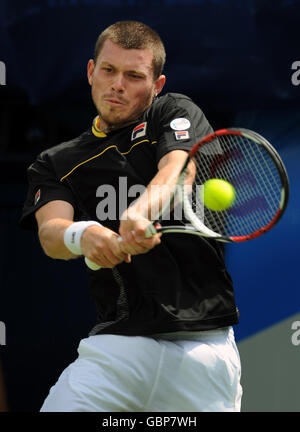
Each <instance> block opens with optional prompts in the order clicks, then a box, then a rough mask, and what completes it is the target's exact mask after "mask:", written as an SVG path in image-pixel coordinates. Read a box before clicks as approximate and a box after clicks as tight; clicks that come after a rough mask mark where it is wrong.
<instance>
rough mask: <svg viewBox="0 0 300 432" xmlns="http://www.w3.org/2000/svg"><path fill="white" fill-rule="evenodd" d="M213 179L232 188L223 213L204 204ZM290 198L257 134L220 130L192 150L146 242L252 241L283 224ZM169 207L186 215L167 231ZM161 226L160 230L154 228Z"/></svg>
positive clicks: (275, 157)
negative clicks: (160, 238) (174, 238)
mask: <svg viewBox="0 0 300 432" xmlns="http://www.w3.org/2000/svg"><path fill="white" fill-rule="evenodd" d="M191 168H192V169H191ZM191 171H192V172H193V174H192V181H191V180H190V172H191ZM210 179H219V180H225V181H226V182H228V183H230V184H231V186H233V188H234V191H235V198H234V202H233V203H232V205H231V206H230V207H228V208H226V209H225V210H218V211H216V210H212V209H211V208H208V207H207V206H206V205H205V204H204V203H205V196H204V195H203V190H205V189H204V186H203V185H205V183H206V182H207V181H208V180H210ZM288 197H289V181H288V176H287V172H286V169H285V166H284V164H283V162H282V160H281V158H280V156H279V154H278V153H277V151H276V150H275V149H274V147H272V145H271V144H270V143H269V142H268V141H267V140H266V139H265V138H263V137H262V136H261V135H259V134H257V133H256V132H253V131H250V130H247V129H240V128H229V129H221V130H218V131H216V132H214V133H211V134H209V135H207V136H205V137H204V138H202V139H201V140H200V141H199V142H198V143H197V144H196V145H195V146H194V147H193V148H192V149H191V150H190V152H189V154H188V156H187V159H186V161H185V163H184V165H183V167H182V170H181V173H180V175H179V177H178V180H177V184H176V187H175V188H174V190H173V191H172V193H171V194H170V196H169V201H168V203H167V204H165V205H164V206H163V208H162V209H161V211H160V213H159V216H158V219H157V220H156V221H155V222H154V223H152V224H151V225H149V227H148V228H147V230H146V237H151V236H153V235H155V234H156V233H159V232H161V233H186V234H194V235H198V236H203V237H208V238H212V239H215V240H218V241H223V242H231V243H238V242H243V241H247V240H251V239H254V238H257V237H259V236H261V235H262V234H264V233H266V232H268V231H269V230H270V229H271V228H272V227H273V226H274V225H275V224H276V223H277V222H278V221H279V219H280V218H281V217H282V215H283V213H284V210H285V209H286V206H287V202H288ZM170 206H171V207H172V208H173V211H174V213H175V216H176V209H178V208H179V209H182V213H183V214H182V218H180V217H179V218H178V219H179V221H176V224H174V225H165V219H166V218H165V217H164V214H165V213H166V208H168V210H169V209H170ZM157 223H159V224H160V225H161V227H159V228H156V227H155V225H157ZM120 240H121V238H120ZM85 261H86V264H87V266H88V267H90V268H91V269H93V270H97V269H99V268H100V267H99V266H97V265H96V264H95V263H93V262H91V261H90V260H88V259H87V258H86V259H85Z"/></svg>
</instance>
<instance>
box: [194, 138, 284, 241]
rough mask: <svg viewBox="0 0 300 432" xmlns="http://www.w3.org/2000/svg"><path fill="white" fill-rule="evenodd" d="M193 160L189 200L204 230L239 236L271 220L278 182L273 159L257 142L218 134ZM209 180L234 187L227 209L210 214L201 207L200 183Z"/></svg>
mask: <svg viewBox="0 0 300 432" xmlns="http://www.w3.org/2000/svg"><path fill="white" fill-rule="evenodd" d="M194 161H195V163H196V166H197V171H196V176H195V183H194V185H193V190H192V194H191V195H190V197H189V200H190V203H191V206H192V209H193V211H194V213H195V214H196V215H197V217H198V218H199V219H200V220H201V221H202V222H204V224H205V225H206V226H207V227H208V228H210V229H211V230H213V231H214V232H216V233H219V234H221V235H224V236H242V235H249V234H251V233H253V232H255V231H256V230H259V229H260V228H261V227H264V226H267V225H268V224H269V223H270V222H271V221H272V220H273V219H274V217H275V216H276V214H277V212H278V209H279V207H280V202H281V194H282V182H281V178H280V175H279V172H278V168H277V166H276V164H275V163H274V160H273V158H272V157H271V156H270V154H269V152H268V151H267V150H266V149H265V147H264V146H262V145H261V144H260V143H259V142H256V140H254V139H252V138H248V137H246V136H244V135H242V136H241V135H230V134H228V135H222V136H220V137H218V139H215V140H214V142H210V143H207V144H205V145H203V146H201V147H200V148H199V149H198V151H197V152H196V154H195V156H194ZM211 178H217V179H223V180H226V181H228V182H229V183H231V184H232V185H233V187H234V188H235V201H234V203H233V205H232V206H231V207H230V208H228V209H226V210H223V211H213V210H210V209H209V208H207V207H205V206H204V205H203V201H204V196H203V194H204V191H203V184H204V183H205V181H206V180H208V179H211ZM201 188H202V189H201Z"/></svg>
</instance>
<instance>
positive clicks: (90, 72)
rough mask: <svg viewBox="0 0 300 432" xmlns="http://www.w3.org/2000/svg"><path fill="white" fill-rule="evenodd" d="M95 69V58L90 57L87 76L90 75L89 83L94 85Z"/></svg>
mask: <svg viewBox="0 0 300 432" xmlns="http://www.w3.org/2000/svg"><path fill="white" fill-rule="evenodd" d="M94 69H95V63H94V60H92V59H90V60H89V61H88V64H87V77H88V81H89V84H90V85H92V84H93V73H94Z"/></svg>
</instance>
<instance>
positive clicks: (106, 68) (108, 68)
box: [102, 67, 112, 72]
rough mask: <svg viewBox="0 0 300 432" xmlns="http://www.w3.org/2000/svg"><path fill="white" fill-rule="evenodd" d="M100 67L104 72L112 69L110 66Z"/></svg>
mask: <svg viewBox="0 0 300 432" xmlns="http://www.w3.org/2000/svg"><path fill="white" fill-rule="evenodd" d="M102 69H103V70H105V71H106V72H111V71H112V68H110V67H103V68H102Z"/></svg>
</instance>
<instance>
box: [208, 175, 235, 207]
mask: <svg viewBox="0 0 300 432" xmlns="http://www.w3.org/2000/svg"><path fill="white" fill-rule="evenodd" d="M203 195H204V198H203V202H204V205H205V207H207V208H209V209H210V210H214V211H222V210H226V209H228V208H229V207H231V206H232V204H233V203H234V201H235V190H234V187H233V186H232V185H231V184H230V183H228V181H226V180H221V179H210V180H207V181H206V182H205V183H204V191H203Z"/></svg>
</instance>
